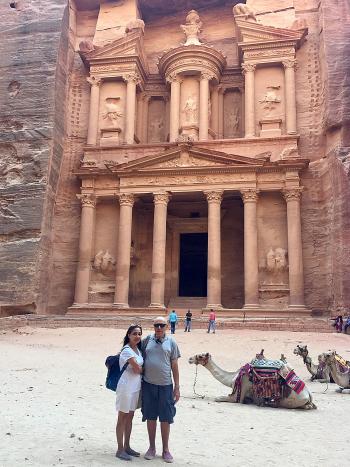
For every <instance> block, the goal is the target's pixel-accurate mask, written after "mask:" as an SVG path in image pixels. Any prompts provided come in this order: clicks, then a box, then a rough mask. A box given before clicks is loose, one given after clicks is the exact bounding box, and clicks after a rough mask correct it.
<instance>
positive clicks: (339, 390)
mask: <svg viewBox="0 0 350 467" xmlns="http://www.w3.org/2000/svg"><path fill="white" fill-rule="evenodd" d="M343 391H344V388H342V387H339V388H337V389H336V390H335V392H339V393H340V394H341V393H342V392H343Z"/></svg>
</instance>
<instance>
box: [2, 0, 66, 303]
mask: <svg viewBox="0 0 350 467" xmlns="http://www.w3.org/2000/svg"><path fill="white" fill-rule="evenodd" d="M0 18H1V21H2V24H3V30H2V39H1V67H2V68H1V76H0V95H1V116H0V154H1V159H0V263H1V266H0V282H1V287H0V289H1V292H0V305H1V304H2V310H3V311H4V310H6V307H4V305H6V304H11V305H12V308H11V310H12V311H13V310H14V307H17V308H18V310H19V311H20V310H22V309H23V310H28V311H34V310H35V309H36V308H37V306H38V303H39V301H40V293H39V291H40V289H41V279H40V275H41V273H45V269H46V267H47V266H48V264H49V259H48V258H49V255H48V253H49V251H50V249H51V239H50V224H51V216H52V210H53V205H54V200H55V193H56V190H57V181H58V179H59V175H60V167H61V159H62V153H63V134H64V126H65V107H64V96H65V89H66V83H67V81H66V80H67V74H68V68H69V58H68V48H69V46H68V17H67V10H66V2H65V1H64V0H61V1H60V0H58V1H55V2H51V1H47V2H45V1H44V2H41V3H40V7H39V5H36V4H35V3H33V2H30V1H26V0H20V1H16V2H11V3H10V2H7V3H3V4H2V6H1V7H0Z"/></svg>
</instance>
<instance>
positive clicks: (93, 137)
mask: <svg viewBox="0 0 350 467" xmlns="http://www.w3.org/2000/svg"><path fill="white" fill-rule="evenodd" d="M87 81H88V83H90V84H91V91H90V111H89V124H88V134H87V144H92V145H96V144H97V136H98V135H97V133H98V117H99V107H100V85H101V82H102V80H101V79H100V78H96V77H95V76H91V77H90V78H87Z"/></svg>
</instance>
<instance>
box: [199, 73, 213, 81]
mask: <svg viewBox="0 0 350 467" xmlns="http://www.w3.org/2000/svg"><path fill="white" fill-rule="evenodd" d="M214 78H215V76H214V75H213V74H212V73H209V72H207V71H203V72H202V73H201V78H200V79H201V80H207V81H210V80H212V79H214Z"/></svg>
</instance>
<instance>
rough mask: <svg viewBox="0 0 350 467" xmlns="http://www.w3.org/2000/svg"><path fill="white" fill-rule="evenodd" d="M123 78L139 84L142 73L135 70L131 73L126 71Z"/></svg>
mask: <svg viewBox="0 0 350 467" xmlns="http://www.w3.org/2000/svg"><path fill="white" fill-rule="evenodd" d="M122 78H123V80H124V81H126V82H127V83H128V82H129V81H131V82H133V83H135V84H139V83H140V82H141V78H140V75H139V74H138V73H135V72H134V71H132V72H130V73H125V74H123V76H122Z"/></svg>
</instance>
